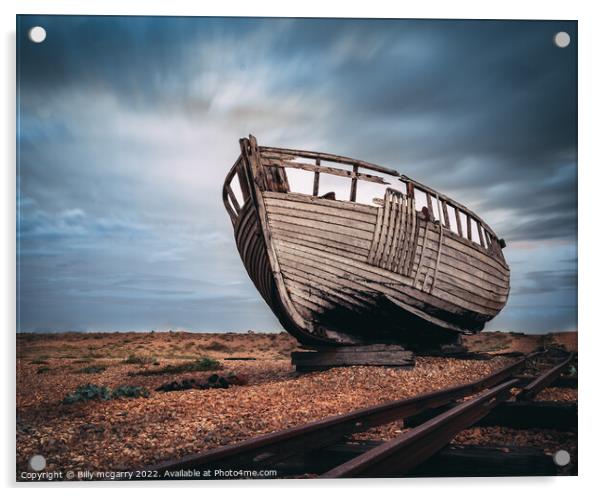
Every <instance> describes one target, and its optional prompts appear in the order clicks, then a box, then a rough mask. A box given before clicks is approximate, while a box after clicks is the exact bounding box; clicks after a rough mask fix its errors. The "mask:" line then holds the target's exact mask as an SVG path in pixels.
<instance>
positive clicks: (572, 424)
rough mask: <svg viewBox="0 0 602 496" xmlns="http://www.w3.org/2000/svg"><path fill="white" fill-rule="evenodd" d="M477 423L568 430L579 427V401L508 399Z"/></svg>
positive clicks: (514, 427)
mask: <svg viewBox="0 0 602 496" xmlns="http://www.w3.org/2000/svg"><path fill="white" fill-rule="evenodd" d="M477 425H480V426H500V427H510V428H512V429H554V430H559V431H567V430H571V429H576V428H577V403H576V402H560V401H508V402H505V403H501V404H500V405H499V406H497V407H496V408H495V409H494V410H493V411H492V412H491V413H490V414H489V415H487V416H486V417H484V418H483V419H481V420H480V421H479V423H478V424H477Z"/></svg>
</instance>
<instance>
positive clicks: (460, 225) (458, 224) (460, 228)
mask: <svg viewBox="0 0 602 496" xmlns="http://www.w3.org/2000/svg"><path fill="white" fill-rule="evenodd" d="M454 212H455V213H456V226H457V227H458V235H459V236H463V234H462V221H461V219H460V211H459V210H458V209H457V208H455V207H454Z"/></svg>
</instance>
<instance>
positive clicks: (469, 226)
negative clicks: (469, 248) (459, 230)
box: [466, 215, 472, 241]
mask: <svg viewBox="0 0 602 496" xmlns="http://www.w3.org/2000/svg"><path fill="white" fill-rule="evenodd" d="M466 236H467V238H468V239H469V240H470V241H472V218H471V217H470V215H467V216H466Z"/></svg>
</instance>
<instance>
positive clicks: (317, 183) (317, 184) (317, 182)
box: [313, 158, 320, 196]
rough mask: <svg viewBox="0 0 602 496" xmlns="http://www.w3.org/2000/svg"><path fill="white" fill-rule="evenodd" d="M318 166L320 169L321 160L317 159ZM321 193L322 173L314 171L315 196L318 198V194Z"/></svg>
mask: <svg viewBox="0 0 602 496" xmlns="http://www.w3.org/2000/svg"><path fill="white" fill-rule="evenodd" d="M316 165H317V166H318V167H320V159H319V158H317V159H316ZM319 191H320V171H314V187H313V195H314V196H318V192H319Z"/></svg>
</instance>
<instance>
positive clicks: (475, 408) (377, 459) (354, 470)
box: [321, 379, 519, 478]
mask: <svg viewBox="0 0 602 496" xmlns="http://www.w3.org/2000/svg"><path fill="white" fill-rule="evenodd" d="M518 382H519V381H518V380H517V379H513V380H510V381H507V382H504V383H502V384H500V385H499V386H495V387H494V388H492V389H490V390H487V391H485V392H483V393H480V394H479V395H477V396H476V397H475V398H473V399H471V400H468V401H465V402H464V403H461V404H460V405H458V406H456V407H454V408H452V409H451V410H449V411H447V412H444V413H442V414H441V415H438V416H436V417H435V418H433V419H431V420H428V421H427V422H425V423H423V424H421V425H420V426H418V427H416V428H414V429H411V430H410V431H408V432H406V433H405V434H402V435H401V436H399V437H398V438H396V439H393V440H392V441H389V442H387V443H384V444H383V445H381V446H378V447H376V448H374V449H372V450H370V451H368V452H366V453H364V454H362V455H360V456H358V457H356V458H353V459H352V460H350V461H348V462H347V463H343V464H342V465H339V466H338V467H336V468H334V469H332V470H330V471H328V472H326V473H325V474H323V475H322V476H321V478H338V477H358V476H360V477H386V476H393V477H398V476H401V475H404V474H406V473H408V472H409V471H410V470H412V469H413V468H416V467H417V466H418V465H420V464H421V463H422V462H423V461H425V460H426V459H428V458H430V457H431V456H432V455H434V454H435V453H437V451H439V450H440V449H441V448H443V447H444V446H445V445H446V444H447V443H449V441H451V440H452V439H453V438H454V437H455V436H456V434H458V432H460V431H462V430H464V429H466V428H467V427H470V426H471V425H472V424H474V423H475V422H477V421H479V420H480V419H482V418H483V417H485V416H486V415H487V414H488V413H489V412H490V411H491V410H492V409H493V408H494V407H495V406H497V405H498V404H499V403H500V402H502V401H504V400H506V399H507V398H508V397H509V396H510V390H511V389H512V387H514V386H516V385H517V384H518Z"/></svg>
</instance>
